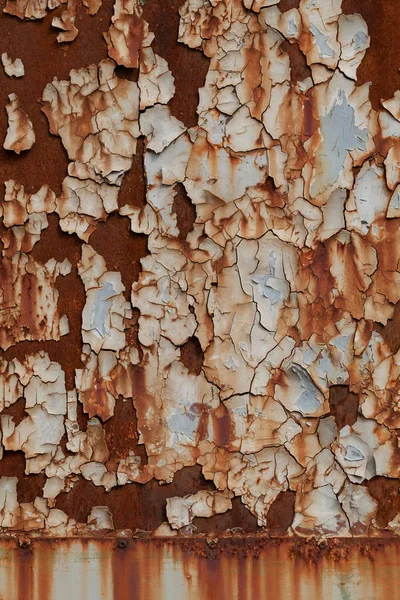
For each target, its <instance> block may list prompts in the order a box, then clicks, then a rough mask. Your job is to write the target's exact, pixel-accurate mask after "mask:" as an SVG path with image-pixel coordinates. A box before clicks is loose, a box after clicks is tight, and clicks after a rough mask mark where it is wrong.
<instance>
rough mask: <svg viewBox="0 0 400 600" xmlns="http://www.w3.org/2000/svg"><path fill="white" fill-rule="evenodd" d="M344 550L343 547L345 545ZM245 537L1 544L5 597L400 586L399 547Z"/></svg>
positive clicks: (243, 593)
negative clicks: (214, 542) (215, 543)
mask: <svg viewBox="0 0 400 600" xmlns="http://www.w3.org/2000/svg"><path fill="white" fill-rule="evenodd" d="M345 546H346V547H345ZM313 551H314V553H315V548H311V547H310V548H307V545H306V544H304V546H303V547H302V548H298V547H296V546H295V545H294V544H293V543H292V542H290V541H288V540H286V541H282V542H280V543H278V542H276V543H273V542H269V543H265V544H262V543H260V541H259V540H254V539H247V540H243V541H242V542H238V543H236V544H235V545H229V544H225V543H224V542H223V541H222V542H221V543H220V547H217V548H215V547H214V548H210V547H209V546H208V545H207V544H206V543H205V542H204V541H203V542H196V543H191V542H188V541H186V542H185V543H183V544H182V542H181V541H180V542H179V541H178V542H169V543H168V544H157V545H155V544H154V543H150V544H149V543H146V542H144V541H137V540H135V541H134V542H132V541H131V542H130V543H129V544H127V545H126V546H124V545H123V544H121V543H119V545H118V542H117V541H116V540H93V539H91V540H82V539H80V540H65V539H64V540H54V541H52V542H49V541H48V540H43V539H42V540H35V542H34V544H33V548H21V547H20V546H18V544H17V543H16V542H6V541H2V542H1V543H0V559H1V560H0V593H1V597H2V598H7V600H55V599H57V600H69V599H70V598H74V599H75V600H87V599H88V598H96V600H131V599H132V598H135V600H187V599H188V598H190V599H193V600H214V599H215V600H217V599H219V598H232V599H233V600H255V599H257V600H271V599H273V600H287V599H288V598H291V599H292V600H309V599H310V598H323V599H324V600H343V599H344V600H347V599H351V600H387V599H388V598H393V597H395V594H396V590H397V589H398V585H399V577H400V575H399V560H400V548H399V544H398V543H397V542H393V541H392V542H390V543H387V544H385V545H381V546H380V545H379V544H377V545H374V544H371V545H369V546H368V545H365V547H364V548H363V547H362V545H361V546H359V545H357V544H352V543H350V542H347V545H346V544H344V543H343V542H340V543H338V544H336V546H333V547H331V548H326V547H325V548H321V549H318V552H317V553H318V560H316V561H312V560H310V559H309V557H308V556H307V553H308V554H310V555H313Z"/></svg>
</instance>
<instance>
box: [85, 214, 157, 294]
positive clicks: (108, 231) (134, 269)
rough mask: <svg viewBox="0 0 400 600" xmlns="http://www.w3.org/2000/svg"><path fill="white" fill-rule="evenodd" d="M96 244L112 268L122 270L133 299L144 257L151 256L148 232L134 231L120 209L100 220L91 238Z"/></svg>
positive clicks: (95, 246) (123, 279)
mask: <svg viewBox="0 0 400 600" xmlns="http://www.w3.org/2000/svg"><path fill="white" fill-rule="evenodd" d="M89 243H90V245H91V246H92V248H94V249H95V250H96V252H98V253H99V254H101V256H102V257H103V258H104V259H105V261H106V264H107V269H108V270H109V271H119V272H120V273H121V278H122V283H123V284H124V286H125V297H126V298H128V299H130V294H131V287H132V283H133V282H134V281H137V280H138V277H139V273H140V269H141V266H140V259H141V258H143V257H144V256H147V254H148V249H147V236H146V235H143V234H139V233H133V232H132V231H131V227H130V221H129V219H128V218H126V217H121V216H120V215H118V214H117V213H114V214H113V215H111V216H110V217H109V218H108V219H107V221H105V222H104V223H100V224H99V225H98V227H97V229H96V231H95V232H94V233H93V234H92V235H91V236H90V240H89Z"/></svg>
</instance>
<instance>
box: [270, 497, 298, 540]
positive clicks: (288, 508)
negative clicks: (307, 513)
mask: <svg viewBox="0 0 400 600" xmlns="http://www.w3.org/2000/svg"><path fill="white" fill-rule="evenodd" d="M295 499H296V493H295V492H292V491H291V490H287V491H286V492H279V494H278V496H277V497H276V498H275V500H274V501H273V503H272V504H271V506H270V508H269V511H268V514H267V526H268V529H269V530H271V531H273V532H274V533H278V534H284V533H286V532H287V530H288V529H289V527H290V526H291V524H292V523H293V519H294V503H295Z"/></svg>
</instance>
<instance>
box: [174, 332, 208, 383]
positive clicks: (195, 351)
mask: <svg viewBox="0 0 400 600" xmlns="http://www.w3.org/2000/svg"><path fill="white" fill-rule="evenodd" d="M180 351H181V362H182V363H183V364H184V365H185V367H186V368H187V370H188V371H189V373H191V374H192V375H200V373H201V368H202V366H203V362H204V352H203V350H202V349H201V345H200V342H199V340H198V339H197V337H195V336H193V337H191V338H189V339H188V341H187V342H186V343H185V344H183V346H181V348H180Z"/></svg>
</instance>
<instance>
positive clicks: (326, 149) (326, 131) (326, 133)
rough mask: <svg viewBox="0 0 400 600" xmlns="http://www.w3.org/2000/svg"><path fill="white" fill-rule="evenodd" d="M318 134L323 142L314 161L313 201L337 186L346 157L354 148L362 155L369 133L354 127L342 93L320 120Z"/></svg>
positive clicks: (348, 106) (350, 109)
mask: <svg viewBox="0 0 400 600" xmlns="http://www.w3.org/2000/svg"><path fill="white" fill-rule="evenodd" d="M320 131H321V136H322V142H321V145H320V147H319V148H318V151H317V153H316V160H315V170H316V172H317V177H316V179H315V180H314V181H313V183H312V185H311V196H312V197H313V198H316V197H317V196H318V195H319V194H322V193H323V192H325V191H326V190H327V189H328V188H329V187H330V186H332V185H334V184H335V183H336V181H337V180H338V177H339V175H340V172H341V171H342V170H343V169H344V164H345V160H346V157H347V153H348V152H350V151H352V150H355V149H356V148H357V149H359V150H362V151H365V149H366V146H367V139H368V130H367V129H359V128H358V127H356V125H355V118H354V109H353V107H352V106H350V104H349V103H348V101H347V98H346V94H345V92H344V91H343V90H342V91H341V92H340V95H339V100H338V101H337V102H336V103H335V104H334V106H333V108H332V110H331V111H330V112H329V113H328V114H327V115H326V116H324V117H322V119H321V124H320Z"/></svg>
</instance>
